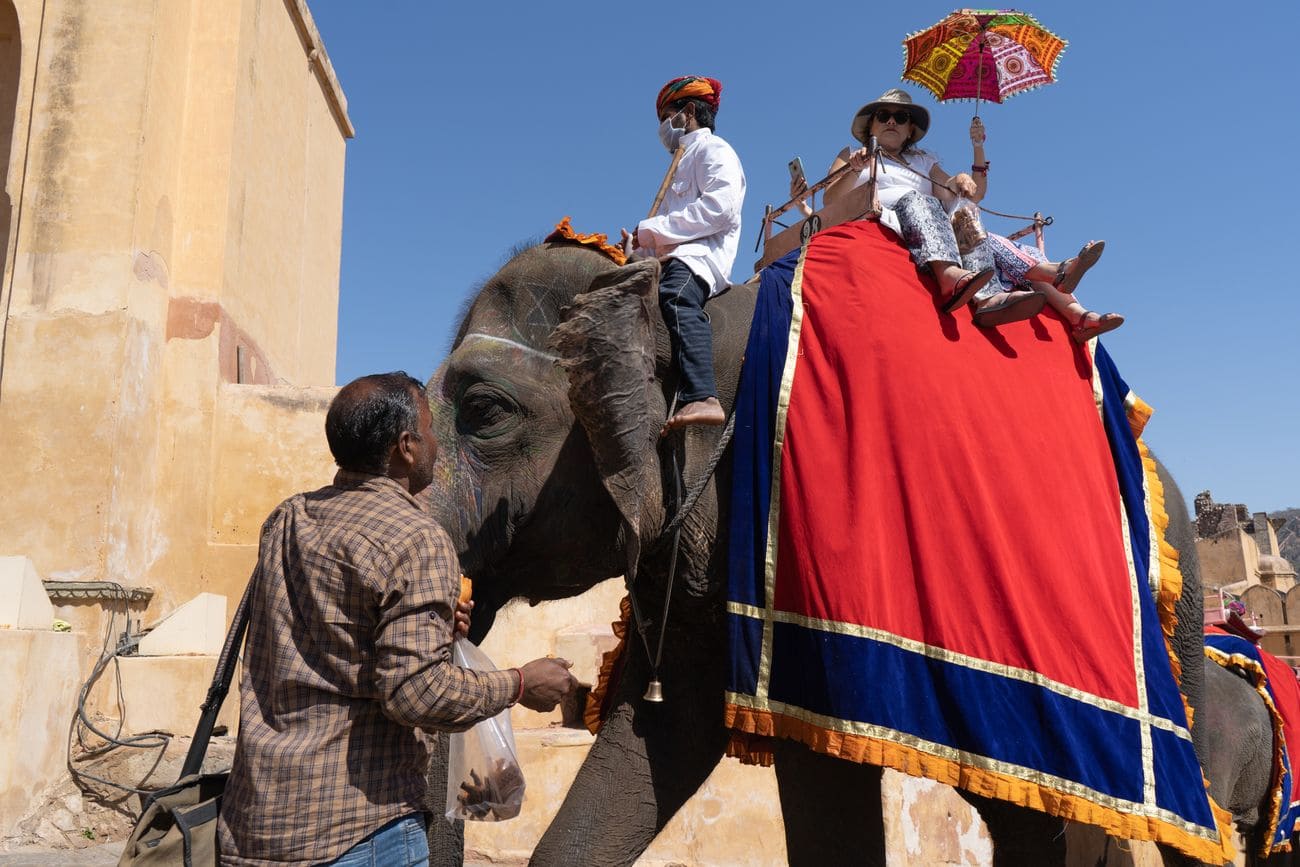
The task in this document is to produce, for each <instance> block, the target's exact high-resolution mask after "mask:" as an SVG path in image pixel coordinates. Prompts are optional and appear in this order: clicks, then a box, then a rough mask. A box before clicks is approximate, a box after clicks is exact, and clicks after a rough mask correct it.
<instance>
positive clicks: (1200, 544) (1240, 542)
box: [1196, 530, 1259, 587]
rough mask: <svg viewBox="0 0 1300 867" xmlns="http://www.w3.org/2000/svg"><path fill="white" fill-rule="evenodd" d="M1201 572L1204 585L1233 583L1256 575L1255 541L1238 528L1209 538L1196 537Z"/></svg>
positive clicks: (1257, 559)
mask: <svg viewBox="0 0 1300 867" xmlns="http://www.w3.org/2000/svg"><path fill="white" fill-rule="evenodd" d="M1196 553H1197V556H1198V557H1199V558H1200V561H1201V574H1202V575H1203V576H1204V580H1205V584H1206V586H1207V587H1220V586H1226V585H1228V584H1236V583H1238V582H1240V581H1246V580H1248V579H1250V578H1253V577H1254V576H1255V564H1256V563H1258V562H1259V552H1258V549H1257V548H1256V547H1255V540H1254V539H1252V538H1251V537H1250V535H1249V534H1247V533H1243V532H1241V531H1240V530H1229V531H1226V532H1223V533H1220V534H1218V535H1216V536H1214V537H1213V538H1210V539H1197V540H1196Z"/></svg>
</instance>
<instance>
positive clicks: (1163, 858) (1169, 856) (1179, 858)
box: [1156, 843, 1223, 867]
mask: <svg viewBox="0 0 1300 867" xmlns="http://www.w3.org/2000/svg"><path fill="white" fill-rule="evenodd" d="M1156 848H1157V849H1159V850H1160V863H1161V864H1162V865H1164V867H1223V865H1220V864H1209V863H1207V862H1205V861H1201V860H1199V859H1196V858H1193V857H1191V856H1190V855H1184V854H1183V853H1182V852H1179V851H1178V850H1177V849H1175V848H1174V847H1172V846H1169V845H1166V844H1164V843H1160V844H1157V846H1156Z"/></svg>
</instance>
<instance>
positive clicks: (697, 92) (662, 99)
mask: <svg viewBox="0 0 1300 867" xmlns="http://www.w3.org/2000/svg"><path fill="white" fill-rule="evenodd" d="M721 96H722V82H721V81H718V80H717V79H716V78H705V77H704V76H702V75H683V76H682V77H681V78H674V79H673V80H672V81H670V82H668V83H667V84H665V85H664V89H663V90H661V91H659V96H658V97H657V98H656V99H655V114H656V115H660V114H663V111H664V106H666V105H668V104H669V103H672V102H676V101H677V100H679V99H698V100H701V101H703V102H705V103H707V104H708V106H709V108H711V109H713V110H714V111H717V110H718V99H719V98H720V97H721Z"/></svg>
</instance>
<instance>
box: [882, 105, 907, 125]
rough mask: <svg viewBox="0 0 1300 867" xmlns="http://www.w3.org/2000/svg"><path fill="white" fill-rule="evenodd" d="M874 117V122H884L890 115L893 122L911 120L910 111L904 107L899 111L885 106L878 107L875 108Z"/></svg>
mask: <svg viewBox="0 0 1300 867" xmlns="http://www.w3.org/2000/svg"><path fill="white" fill-rule="evenodd" d="M874 117H875V118H876V123H885V122H887V121H888V120H889V119H890V118H891V117H892V118H893V119H894V123H911V122H912V113H911V112H910V111H907V110H906V109H900V110H899V111H890V110H889V109H887V108H878V109H876V113H875V115H874Z"/></svg>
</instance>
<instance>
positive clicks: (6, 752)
mask: <svg viewBox="0 0 1300 867" xmlns="http://www.w3.org/2000/svg"><path fill="white" fill-rule="evenodd" d="M76 644H77V639H76V637H74V636H73V635H71V634H69V633H58V632H44V631H38V630H28V629H0V671H3V672H5V685H4V689H3V690H0V836H3V835H4V834H7V833H8V832H9V831H10V830H11V829H12V827H13V825H14V823H15V822H17V821H18V820H19V819H21V818H22V817H23V816H24V815H25V814H26V812H27V811H28V810H29V809H31V807H32V806H33V805H34V804H35V803H36V800H37V797H38V796H39V795H40V793H41V791H42V790H43V789H44V788H45V787H46V786H47V785H49V783H51V782H53V781H54V780H56V779H58V777H59V776H60V775H61V774H62V773H63V763H64V750H65V749H66V741H65V739H64V735H65V734H66V733H67V731H68V722H69V720H70V718H71V717H70V714H69V708H71V707H72V706H73V705H74V703H75V700H76V695H77V688H78V686H79V684H80V678H79V677H78V672H77V648H76Z"/></svg>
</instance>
